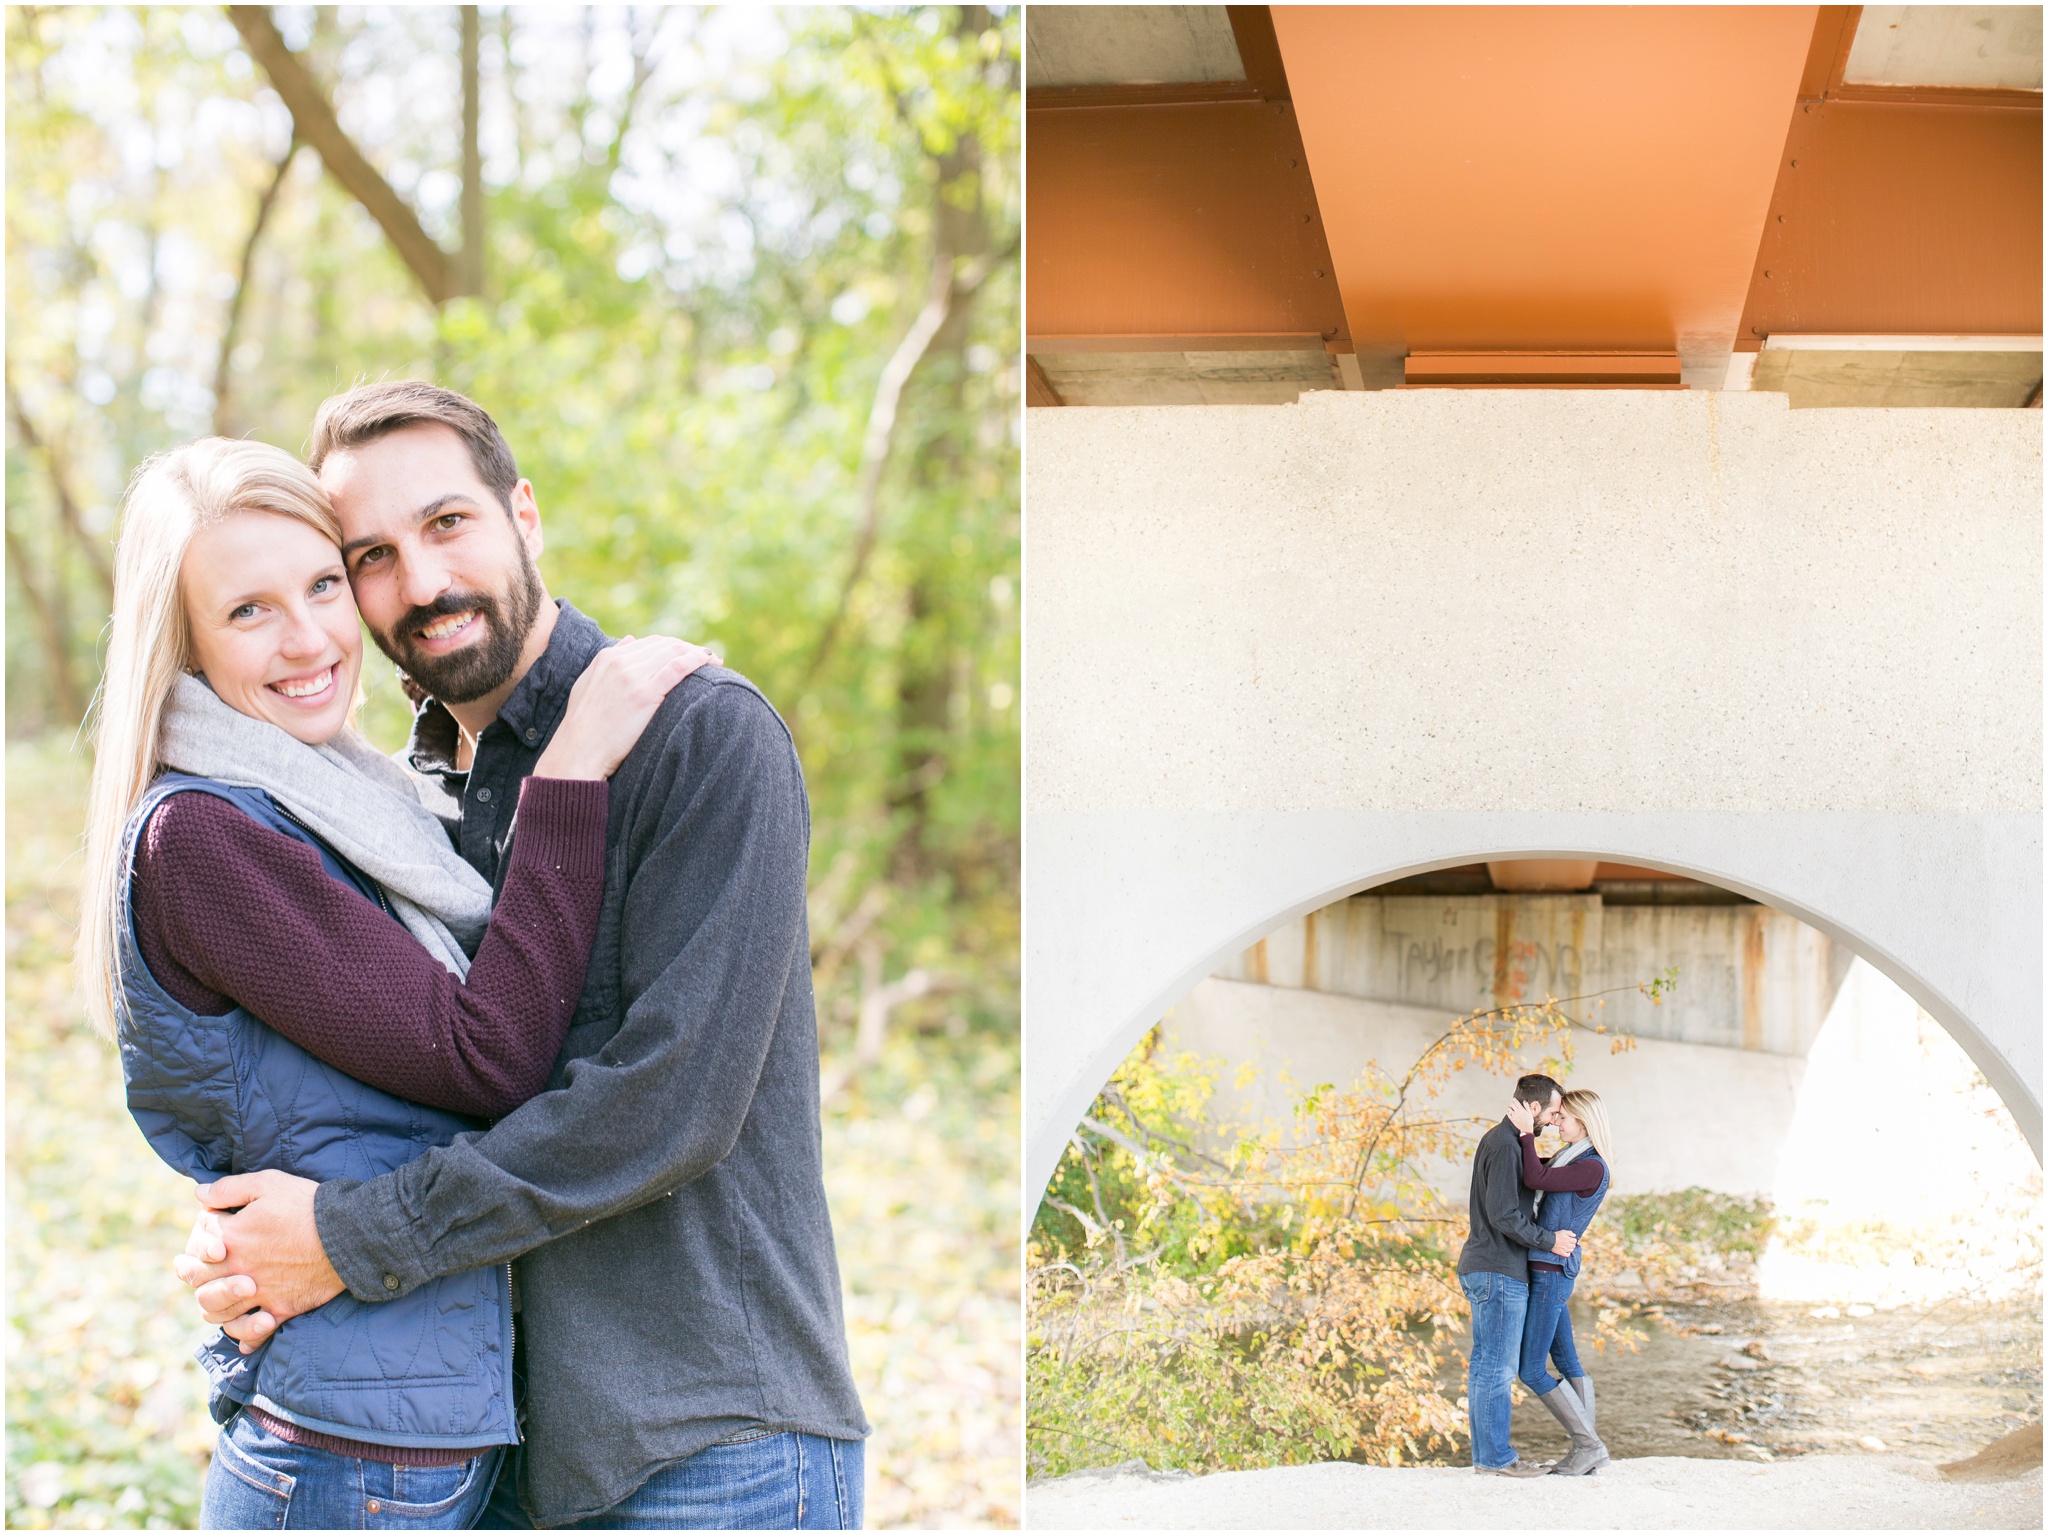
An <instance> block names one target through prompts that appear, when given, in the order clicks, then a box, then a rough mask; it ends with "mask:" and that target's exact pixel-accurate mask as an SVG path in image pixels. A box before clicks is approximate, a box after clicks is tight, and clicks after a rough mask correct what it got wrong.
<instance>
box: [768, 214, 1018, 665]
mask: <svg viewBox="0 0 2048 1535" xmlns="http://www.w3.org/2000/svg"><path fill="white" fill-rule="evenodd" d="M1003 254H1004V255H1007V254H1008V253H1007V252H1004V253H1003ZM995 264H996V259H995V258H992V257H988V256H983V257H980V258H978V259H976V260H975V261H972V262H970V263H969V264H968V266H967V267H966V269H965V270H964V271H960V272H956V271H955V270H954V265H953V257H952V255H951V253H950V252H941V253H940V259H938V260H937V261H934V262H933V263H932V280H931V286H930V288H929V289H928V290H927V293H926V297H925V301H924V307H923V308H922V309H920V310H918V312H917V318H916V319H915V320H913V321H911V322H910V329H909V330H908V331H906V332H904V336H903V339H902V340H901V341H899V342H898V343H897V344H896V350H895V351H894V352H892V353H890V355H889V361H888V362H887V364H885V365H884V366H883V368H882V376H881V378H880V379H879V380H877V381H876V384H875V400H874V404H873V406H872V407H871V408H870V409H869V411H868V429H867V435H866V436H865V437H863V438H862V440H861V448H860V479H859V482H858V489H857V490H856V491H855V501H856V504H857V505H858V506H859V507H860V531H859V532H858V533H857V534H855V536H854V541H853V560H852V563H851V564H849V565H848V566H847V570H846V579H845V580H844V581H842V582H841V583H840V587H839V601H838V603H837V604H836V605H835V606H834V607H833V609H832V616H831V617H830V618H828V619H827V620H826V621H825V632H824V634H823V635H822V636H820V637H819V640H818V648H817V649H816V650H815V651H813V652H812V653H811V664H810V666H809V667H808V668H806V669H805V671H804V681H805V683H806V684H808V683H809V682H810V681H811V679H813V678H814V677H816V676H817V675H818V671H819V669H820V668H821V667H823V666H824V664H825V661H826V658H827V657H828V656H830V655H831V653H832V647H833V645H834V643H835V642H836V641H837V640H838V638H839V630H840V627H841V625H842V624H843V623H844V622H845V619H846V612H847V606H848V604H849V603H851V602H852V600H853V591H854V588H855V587H856V586H858V585H859V584H860V578H861V576H862V575H863V574H864V573H865V572H866V570H867V565H868V557H869V556H870V555H871V554H873V553H874V548H875V535H876V533H877V531H878V530H879V528H880V524H881V515H882V503H881V488H882V471H883V469H884V468H886V467H887V466H888V462H889V450H890V449H891V448H892V447H893V446H894V445H895V441H896V415H897V408H898V407H899V406H900V405H901V404H902V402H903V390H904V386H905V385H907V384H908V383H909V382H910V376H911V375H912V374H913V373H915V372H916V371H917V365H918V364H919V363H920V362H922V361H924V355H925V353H926V352H928V351H929V350H930V349H931V344H932V341H933V340H934V339H935V338H936V337H937V336H938V334H939V332H940V331H941V330H942V329H944V328H945V324H946V321H947V320H949V319H951V318H952V316H953V312H954V309H955V308H956V307H957V306H964V305H965V304H966V303H967V301H968V300H969V299H971V298H972V297H973V296H974V293H975V291H976V290H977V289H978V288H980V286H981V285H982V283H983V282H984V281H985V280H986V279H987V277H988V274H989V272H990V270H991V269H992V268H993V267H994V266H995Z"/></svg>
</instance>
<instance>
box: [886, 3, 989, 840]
mask: <svg viewBox="0 0 2048 1535" xmlns="http://www.w3.org/2000/svg"><path fill="white" fill-rule="evenodd" d="M987 26H988V11H987V10H986V8H984V7H982V6H972V5H970V6H963V7H962V8H961V10H960V15H959V20H958V22H957V24H956V27H955V35H956V36H958V37H959V38H960V40H961V42H962V43H963V44H965V45H967V46H970V47H971V46H972V45H973V42H974V39H976V38H977V37H979V36H980V35H981V33H982V31H983V30H984V29H985V28H986V27H987ZM937 169H938V178H937V181H938V185H937V195H936V197H935V198H934V202H933V234H934V244H935V247H936V249H935V261H936V262H937V263H940V264H943V265H944V266H945V267H946V268H948V269H949V270H950V269H951V268H952V267H953V266H954V265H955V264H956V262H957V261H958V260H959V259H961V258H973V257H981V256H985V255H986V254H987V251H988V244H989V236H988V223H987V219H986V215H985V210H984V206H983V201H982V192H981V144H980V142H979V140H977V139H976V138H975V137H974V136H973V135H971V134H968V135H964V136H962V137H961V138H960V139H959V140H958V141H957V142H956V143H955V144H954V145H953V147H952V148H951V149H950V150H948V151H947V152H946V153H945V154H943V155H940V156H939V157H938V164H937ZM973 313H974V295H973V291H972V290H968V291H965V292H960V293H957V294H956V295H955V298H954V302H952V303H950V304H949V305H948V307H947V310H946V314H945V316H944V318H943V320H942V321H941V323H940V325H939V327H938V329H937V330H936V332H935V333H934V334H933V336H932V343H931V347H930V350H929V352H928V353H927V354H926V355H927V357H928V358H929V359H937V358H946V359H950V361H951V363H952V366H951V367H948V368H943V369H941V370H940V372H941V374H942V376H943V377H944V379H945V380H946V386H945V387H946V390H947V398H946V399H945V401H944V404H943V405H942V407H941V410H940V414H939V419H940V420H941V421H942V422H944V423H945V424H946V428H945V429H944V430H942V431H941V432H939V433H938V434H937V435H936V436H935V437H934V439H933V440H932V442H931V443H930V444H929V445H928V446H927V448H926V450H925V451H924V452H922V453H920V454H918V455H917V477H918V479H919V481H920V482H922V483H923V484H924V485H926V486H928V487H930V488H931V489H932V490H933V491H937V490H939V488H940V487H943V486H946V485H957V484H958V483H959V481H960V478H961V476H962V475H963V474H964V473H965V466H964V464H963V463H962V455H961V451H960V450H961V447H962V444H961V441H960V430H961V428H960V425H959V423H961V421H962V419H963V412H964V410H965V404H966V391H965V374H966V366H965V352H966V347H967V335H968V328H969V325H970V323H971V321H972V319H973ZM939 563H940V564H941V565H943V563H944V562H943V560H941V561H940V562H939ZM947 585H948V583H947V580H946V575H945V572H944V570H943V569H935V568H933V567H932V565H931V564H929V563H927V564H925V565H923V566H920V567H919V568H916V569H914V570H913V571H912V573H911V577H910V589H909V591H908V592H907V593H906V601H907V602H908V604H909V619H910V622H909V624H908V626H907V632H906V635H905V644H904V645H903V647H902V650H901V651H900V652H899V654H898V656H897V663H896V664H897V684H896V749H897V770H896V774H895V788H894V789H893V790H892V791H891V793H890V796H889V802H890V807H891V809H893V810H897V811H899V812H902V813H903V814H904V823H903V830H902V835H901V837H900V838H899V839H898V841H897V844H896V853H895V862H896V865H897V869H898V872H899V873H900V874H903V875H914V874H916V873H919V872H922V870H923V866H924V865H925V864H926V862H927V858H926V853H927V849H926V847H925V830H926V827H927V826H928V824H929V822H930V819H931V808H930V806H931V791H932V790H933V789H935V788H936V787H937V786H938V785H939V783H940V781H941V780H943V779H944V777H945V775H946V772H947V769H948V767H949V765H950V752H949V751H948V746H949V738H950V736H951V734H952V725H953V704H954V694H955V688H956V685H957V674H958V671H959V668H958V665H957V664H956V662H957V656H958V650H959V647H958V643H957V636H956V634H955V633H954V623H953V615H952V612H951V608H950V604H949V603H948V602H947V600H946V590H947Z"/></svg>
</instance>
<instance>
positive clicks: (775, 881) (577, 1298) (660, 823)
mask: <svg viewBox="0 0 2048 1535" xmlns="http://www.w3.org/2000/svg"><path fill="white" fill-rule="evenodd" d="M606 643H608V641H607V640H606V639H605V637H604V635H603V634H602V633H601V632H600V631H599V629H598V628H597V626H596V625H595V624H593V623H592V622H591V621H590V620H589V619H587V618H585V617H584V616H583V615H582V614H580V613H578V612H576V610H575V609H574V608H572V607H570V606H569V605H568V604H567V603H563V604H562V605H561V612H560V616H559V617H558V619H557V621H556V624H555V629H554V633H553V636H552V637H551V639H550V641H549V644H548V648H547V651H546V653H545V654H544V655H543V656H542V657H541V658H540V660H539V661H538V662H536V663H535V665H534V667H533V669H532V670H531V671H530V672H529V673H528V674H527V676H526V677H525V678H524V679H523V680H522V681H521V682H520V684H519V686H518V687H517V688H516V689H514V691H513V693H512V696H511V698H510V699H508V700H507V701H506V704H505V707H504V708H503V709H502V710H501V711H500V713H499V716H498V719H497V721H496V722H495V723H493V724H492V725H491V726H490V727H489V728H488V729H486V730H485V731H484V733H483V735H482V737H481V738H480V740H479V742H478V746H477V753H476V761H475V765H474V768H473V770H472V771H471V772H470V773H469V774H468V775H467V776H466V779H465V778H464V776H463V775H457V774H454V773H452V772H451V771H448V770H449V768H450V767H451V766H452V762H451V761H450V760H443V758H442V756H441V754H440V753H437V752H436V750H435V749H434V742H433V741H432V740H431V739H430V738H431V736H432V735H433V733H434V732H435V731H436V730H442V731H444V732H445V731H446V728H447V726H448V724H449V722H448V717H447V715H446V713H445V711H442V710H441V709H440V708H439V706H438V705H435V704H431V703H430V704H429V705H427V707H426V708H425V709H424V710H423V711H422V713H421V716H420V722H419V725H418V727H417V728H416V730H415V739H414V758H415V766H417V767H420V768H422V769H425V770H428V771H430V772H436V773H439V774H440V775H441V777H442V778H443V780H444V781H445V782H446V783H447V785H448V787H449V788H450V789H451V790H452V791H454V792H456V793H458V794H459V795H460V800H459V812H460V817H461V819H460V824H459V828H452V829H455V830H457V832H458V840H459V845H460V847H461V849H462V852H463V854H464V856H465V857H466V858H468V859H469V861H470V862H471V863H473V864H475V865H476V867H477V868H478V869H480V870H482V871H483V872H484V873H485V874H486V875H487V876H489V877H491V878H493V879H495V878H496V877H497V876H498V873H499V870H500V865H501V864H502V862H503V861H504V853H505V851H506V849H507V847H508V845H509V842H510V836H511V825H510V822H511V817H512V812H513V809H514V807H515V806H516V805H517V804H518V786H519V780H520V778H522V777H523V776H524V775H525V774H526V773H527V772H529V771H530V770H531V769H532V767H533V764H534V761H535V759H536V758H537V757H538V756H539V754H540V753H541V751H542V750H543V749H544V748H545V747H546V745H547V743H548V740H549V738H550V737H551V736H552V735H553V733H554V730H555V727H556V726H557V725H558V724H559V723H560V722H561V718H562V711H563V709H564V708H565V707H566V706H567V703H568V697H569V689H570V686H571V685H572V684H573V683H574V682H575V680H576V678H577V677H578V676H579V675H581V673H582V671H583V668H584V667H585V666H586V665H588V664H589V662H590V660H591V658H592V657H594V656H595V655H596V654H597V652H598V651H599V650H600V649H601V648H602V647H603V646H604V645H605V644H606ZM443 744H444V745H445V744H447V743H446V742H445V741H444V743H443ZM449 808H450V809H451V810H452V809H455V808H456V806H455V805H453V804H451V806H450V807H449ZM809 839H810V808H809V805H808V802H807V801H806V799H805V796H804V788H803V778H802V773H801V769H800V768H799V766H798V764H797V758H796V750H795V747H794V746H793V744H792V743H791V741H790V737H789V733H788V731H787V730H786V729H785V728H784V726H783V724H782V721H781V720H780V719H779V718H778V717H777V716H776V714H775V711H774V710H773V709H771V708H770V707H769V706H768V703H767V701H766V700H765V699H763V698H762V696H761V695H760V694H759V693H758V692H756V691H755V690H754V688H753V686H752V684H750V683H748V682H747V681H746V680H745V679H743V678H741V677H740V676H738V675H737V674H736V673H733V672H730V671H727V670H725V669H724V668H721V667H707V668H706V669H704V670H702V671H699V672H697V673H696V674H694V675H693V676H691V677H689V678H687V679H685V681H684V682H683V683H682V684H681V685H680V686H679V687H678V688H677V689H676V690H675V691H674V692H673V693H672V694H670V695H669V698H668V699H667V701H666V702H665V703H664V704H663V705H662V707H661V708H660V710H659V711H658V712H657V713H656V715H655V717H654V720H653V722H652V723H651V724H650V725H649V726H648V729H647V731H646V733H645V734H644V735H643V736H642V737H641V739H640V743H639V745H638V746H637V747H635V748H634V750H633V752H632V754H631V755H630V756H628V757H627V759H626V760H625V762H624V763H623V764H622V765H621V766H620V768H619V771H618V772H617V774H616V775H615V776H614V777H613V779H612V789H611V819H610V824H609V827H608V830H607V833H606V872H605V895H604V906H603V910H602V912H601V913H600V915H599V918H598V929H597V943H596V947H595V950H594V951H593V954H592V957H591V962H590V970H589V974H588V978H587V979H586V981H585V983H584V988H583V995H582V998H581V1000H580V1002H579V1004H578V1006H577V1010H576V1014H575V1017H574V1019H573V1020H572V1022H571V1024H570V1027H569V1034H568V1037H567V1039H566V1040H565V1041H564V1042H563V1045H562V1052H561V1055H560V1057H559V1058H558V1060H557V1061H556V1064H555V1070H554V1075H553V1076H552V1078H551V1079H550V1080H549V1084H548V1091H546V1092H544V1093H542V1094H541V1095H540V1096H539V1097H537V1098H534V1099H532V1100H531V1101H529V1102H528V1103H526V1104H524V1105H523V1106H521V1107H520V1108H519V1109H518V1110H517V1111H515V1112H514V1113H512V1114H510V1115H508V1116H507V1117H506V1118H504V1119H502V1120H500V1121H498V1122H497V1124H496V1125H494V1126H493V1127H492V1128H491V1129H490V1130H489V1131H487V1132H483V1133H480V1134H474V1135H465V1136H462V1137H459V1138H458V1139H457V1141H456V1142H455V1144H453V1145H451V1146H447V1147H443V1148H439V1149H436V1150H434V1151H430V1152H428V1153H427V1154H426V1155H424V1156H422V1157H420V1158H419V1159H418V1160H417V1161H415V1162H411V1163H409V1164H407V1165H406V1166H405V1167H402V1168H400V1169H398V1170H397V1171H396V1172H394V1173H390V1174H387V1175H386V1176H384V1177H381V1178H377V1179H373V1180H371V1181H369V1182H365V1183H356V1182H353V1181H350V1180H346V1179H337V1180H335V1181H334V1182H331V1183H325V1184H322V1185H321V1188H320V1192H319V1195H318V1198H317V1200H316V1202H315V1207H314V1208H315V1218H316V1220H317V1222H318V1225H319V1231H320V1240H321V1244H322V1245H323V1246H324V1247H325V1248H326V1250H327V1255H328V1258H329V1260H330V1261H331V1262H332V1263H333V1264H334V1267H335V1270H336V1272H338V1273H339V1274H340V1275H341V1278H342V1281H343V1282H344V1283H345V1284H346V1285H347V1286H348V1289H349V1293H350V1294H352V1295H354V1296H355V1297H356V1298H357V1299H358V1300H362V1301H382V1300H386V1299H388V1298H390V1297H392V1296H398V1295H405V1294H408V1293H410V1292H411V1291H412V1290H413V1289H415V1288H416V1287H417V1286H419V1285H421V1284H424V1283H425V1282H427V1281H428V1280H430V1279H432V1278H434V1277H435V1276H437V1275H442V1274H451V1273H456V1272H459V1271H461V1270H464V1269H470V1268H476V1267H479V1266H481V1265H483V1264H491V1263H503V1262H505V1261H506V1260H507V1259H512V1258H518V1259H520V1262H519V1265H518V1278H519V1292H520V1300H521V1311H520V1314H519V1318H518V1326H519V1333H520V1344H521V1349H522V1352H523V1354H524V1357H525V1364H526V1385H527V1391H526V1421H525V1430H526V1438H527V1449H526V1455H525V1477H524V1480H523V1482H522V1486H521V1493H522V1497H523V1500H524V1501H525V1503H526V1505H527V1511H528V1513H529V1514H530V1515H531V1516H532V1517H533V1519H534V1520H535V1522H536V1523H537V1524H539V1525H541V1526H543V1527H546V1526H549V1525H556V1524H562V1523H566V1522H568V1521H570V1520H574V1519H579V1518H585V1517H588V1516H590V1515H594V1514H597V1513H600V1512H602V1511H603V1510H605V1509H607V1508H609V1507H611V1506H612V1505H613V1504H615V1503H617V1502H619V1501H620V1500H621V1499H623V1498H625V1497H626V1496H627V1495H628V1494H629V1493H631V1492H632V1491H633V1490H634V1489H635V1488H636V1487H638V1486H639V1485H640V1484H641V1483H642V1482H644V1481H645V1480H646V1479H647V1478H648V1477H649V1476H650V1475H652V1474H653V1473H654V1472H655V1471H656V1470H658V1469H659V1468H660V1467H662V1466H663V1465H666V1464H668V1463H670V1462H673V1461H675V1460H678V1459H681V1458H682V1457H684V1456H688V1455H693V1454H695V1453H696V1452H697V1451H699V1450H701V1449H704V1448H705V1447H707V1446H709V1445H711V1444H714V1443H716V1442H717V1441H718V1440H720V1439H723V1438H726V1437H728V1436H730V1435H732V1434H734V1433H737V1432H740V1431H743V1430H746V1429H750V1428H755V1427H761V1428H768V1429H777V1430H781V1429H792V1430H797V1431H800V1432H804V1433H810V1434H820V1435H825V1436H828V1437H831V1438H839V1439H857V1438H860V1437H862V1436H863V1435H865V1434H866V1433H867V1430H868V1425H867V1420H866V1418H865V1417H864V1416H863V1415H862V1412H861V1405H860V1398H859V1396H858V1394H857V1393H856V1392H855V1390H854V1385H853V1378H852V1373H851V1371H850V1369H849V1368H848V1364H847V1357H846V1336H845V1323H844V1320H843V1318H842V1315H841V1310H840V1298H839V1269H838V1264H837V1261H836V1259H835V1257H834V1253H833V1247H832V1226H831V1220H830V1217H829V1216H828V1214H827V1211H826V1207H825V1190H824V1182H823V1171H822V1165H821V1153H820V1147H819V1127H818V1037H817V1019H816V1014H815V1011H814V1008H813V1004H812V999H811V972H810V949H809V939H808V935H807V931H806V927H805V913H804V879H805V872H806V862H807V858H808V850H809Z"/></svg>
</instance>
